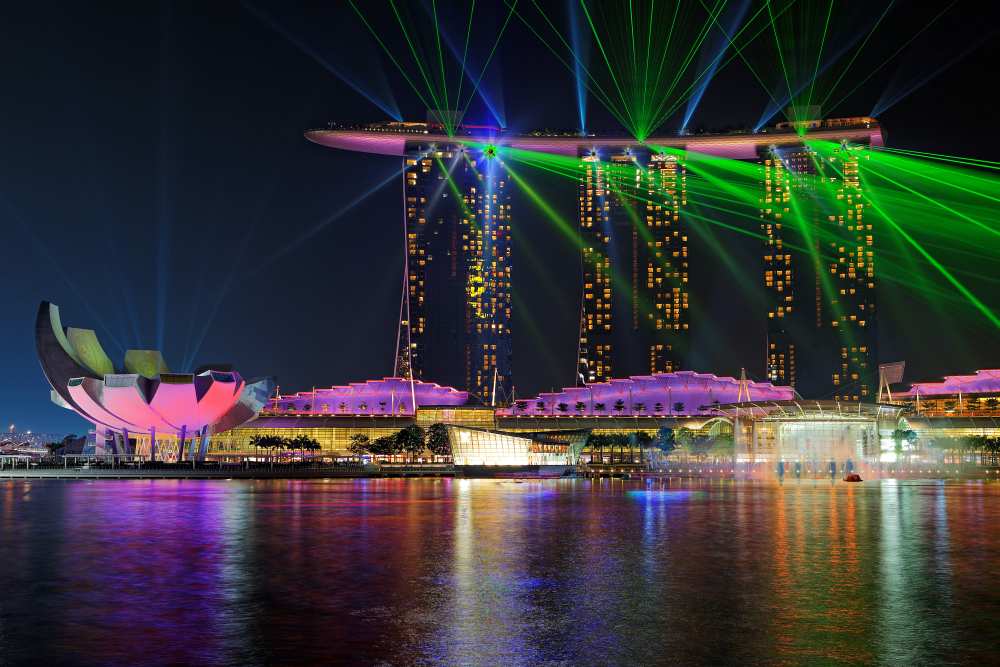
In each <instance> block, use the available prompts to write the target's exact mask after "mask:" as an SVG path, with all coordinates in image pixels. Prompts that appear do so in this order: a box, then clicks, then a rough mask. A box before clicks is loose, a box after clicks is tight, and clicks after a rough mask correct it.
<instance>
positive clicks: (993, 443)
mask: <svg viewBox="0 0 1000 667" xmlns="http://www.w3.org/2000/svg"><path fill="white" fill-rule="evenodd" d="M983 441H984V442H983V449H982V454H981V456H982V458H983V459H984V460H983V461H982V464H983V465H987V466H993V467H996V466H997V465H998V463H1000V438H983Z"/></svg>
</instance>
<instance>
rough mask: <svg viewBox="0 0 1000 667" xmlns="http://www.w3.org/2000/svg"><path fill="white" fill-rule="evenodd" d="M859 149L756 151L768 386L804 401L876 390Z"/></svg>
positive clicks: (863, 396)
mask: <svg viewBox="0 0 1000 667" xmlns="http://www.w3.org/2000/svg"><path fill="white" fill-rule="evenodd" d="M867 151H868V148H867V147H866V146H862V145H857V144H850V145H849V144H841V145H840V147H839V148H836V149H834V150H833V151H832V153H831V154H829V155H821V154H820V153H817V152H816V151H814V150H813V149H811V148H809V147H807V146H805V145H800V146H787V147H781V148H762V149H761V151H760V157H759V161H758V164H759V169H760V218H761V223H760V229H761V234H762V236H763V239H764V248H763V253H762V259H763V277H764V290H765V294H766V295H767V340H766V344H765V345H766V360H767V379H768V380H770V381H771V382H773V383H775V384H783V385H791V386H793V387H795V388H796V389H798V390H799V393H800V394H803V395H808V396H815V397H819V398H832V399H837V400H844V401H857V400H861V401H870V400H872V399H873V397H874V395H875V390H876V388H877V385H876V384H875V382H876V378H875V371H876V368H877V357H876V346H877V331H876V326H875V285H876V277H875V276H876V274H875V247H874V232H873V230H872V220H871V216H870V215H869V214H867V213H866V211H867V209H868V206H869V205H868V204H867V202H866V200H865V197H864V193H863V191H862V187H861V181H860V178H859V168H860V167H861V166H862V164H863V163H864V161H865V160H866V159H867V157H866V156H867Z"/></svg>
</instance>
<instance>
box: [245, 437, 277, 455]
mask: <svg viewBox="0 0 1000 667" xmlns="http://www.w3.org/2000/svg"><path fill="white" fill-rule="evenodd" d="M250 444H251V445H252V446H253V447H254V448H255V449H263V450H267V451H270V452H271V455H272V456H274V454H275V452H276V451H277V450H279V449H283V448H284V446H285V438H282V437H281V436H280V435H260V434H257V435H254V436H253V437H251V438H250Z"/></svg>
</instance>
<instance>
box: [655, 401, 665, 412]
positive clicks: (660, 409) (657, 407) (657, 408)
mask: <svg viewBox="0 0 1000 667" xmlns="http://www.w3.org/2000/svg"><path fill="white" fill-rule="evenodd" d="M653 412H663V403H660V402H659V401H657V402H656V403H655V404H653Z"/></svg>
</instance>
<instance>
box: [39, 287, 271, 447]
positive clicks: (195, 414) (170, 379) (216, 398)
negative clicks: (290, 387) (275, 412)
mask: <svg viewBox="0 0 1000 667" xmlns="http://www.w3.org/2000/svg"><path fill="white" fill-rule="evenodd" d="M35 345H36V347H37V350H38V359H39V362H40V363H41V366H42V372H43V373H44V374H45V378H46V379H47V380H48V381H49V384H50V385H51V386H52V389H53V395H52V397H53V402H55V403H56V404H58V405H60V406H62V407H66V408H69V409H71V410H73V411H74V412H76V413H77V414H79V415H80V416H81V417H83V418H84V419H86V420H88V421H90V422H92V423H93V424H95V425H98V426H103V427H105V428H106V429H110V430H113V431H119V432H123V431H131V432H149V431H150V430H152V429H155V430H156V431H157V432H158V433H165V434H173V435H179V434H180V433H181V432H182V431H186V432H187V433H190V434H194V432H196V431H199V430H201V429H202V428H205V427H206V426H211V427H212V431H213V433H220V432H222V431H224V430H227V429H229V428H233V427H234V426H238V425H239V424H242V423H243V422H245V421H247V420H249V419H251V418H253V417H254V416H255V415H256V414H257V412H259V411H260V409H261V407H262V406H263V405H264V403H265V402H266V400H267V396H268V395H269V394H270V392H271V389H272V388H273V387H274V381H273V380H271V379H270V378H264V379H262V380H258V381H255V382H253V383H251V384H250V385H247V383H246V382H245V381H244V380H243V378H242V377H240V375H239V373H236V372H234V371H230V370H217V369H209V370H204V371H200V372H198V373H169V372H167V366H166V363H165V362H164V361H163V355H161V354H160V352H158V351H156V350H128V351H127V352H126V353H125V359H124V365H125V369H126V370H127V371H128V372H125V373H116V372H115V366H114V364H113V363H112V361H111V359H109V358H108V356H107V354H105V352H104V350H103V348H102V347H101V344H100V341H98V340H97V336H96V334H94V332H93V331H91V330H90V329H75V328H69V329H65V330H64V329H63V326H62V321H61V320H60V317H59V307H58V306H56V305H55V304H51V303H49V302H47V301H43V302H42V303H41V304H40V305H39V308H38V317H37V318H36V320H35Z"/></svg>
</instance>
